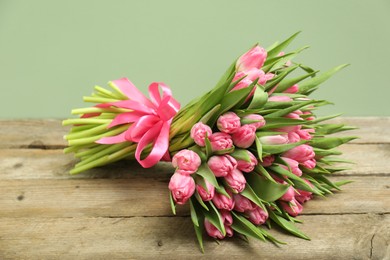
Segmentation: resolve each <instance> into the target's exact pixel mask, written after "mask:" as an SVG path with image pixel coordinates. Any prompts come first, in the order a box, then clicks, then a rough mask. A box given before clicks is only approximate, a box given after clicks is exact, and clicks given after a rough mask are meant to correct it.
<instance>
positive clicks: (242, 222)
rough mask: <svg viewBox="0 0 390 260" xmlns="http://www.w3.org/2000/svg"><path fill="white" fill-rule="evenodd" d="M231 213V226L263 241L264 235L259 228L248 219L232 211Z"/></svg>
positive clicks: (241, 232) (239, 231)
mask: <svg viewBox="0 0 390 260" xmlns="http://www.w3.org/2000/svg"><path fill="white" fill-rule="evenodd" d="M231 213H232V216H233V224H232V226H231V227H232V228H233V229H234V230H235V231H236V232H238V233H240V234H243V235H245V236H250V237H254V238H257V239H260V240H262V241H265V237H264V235H263V234H262V233H261V231H260V230H259V229H257V227H256V226H255V225H254V224H253V223H252V222H250V221H249V220H247V219H246V218H244V217H243V216H241V215H239V214H237V213H236V212H234V211H232V212H231Z"/></svg>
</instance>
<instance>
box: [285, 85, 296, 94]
mask: <svg viewBox="0 0 390 260" xmlns="http://www.w3.org/2000/svg"><path fill="white" fill-rule="evenodd" d="M298 91H299V87H298V84H295V85H292V86H291V87H289V88H288V89H286V90H285V91H283V93H290V94H295V93H297V92H298Z"/></svg>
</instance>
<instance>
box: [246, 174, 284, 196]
mask: <svg viewBox="0 0 390 260" xmlns="http://www.w3.org/2000/svg"><path fill="white" fill-rule="evenodd" d="M245 176H246V180H247V183H249V185H250V186H251V188H252V189H253V191H254V192H255V194H256V195H257V197H259V198H260V199H262V200H264V201H266V202H273V201H275V200H277V199H279V198H280V197H282V196H283V195H284V194H285V193H286V191H287V189H288V187H289V186H288V185H282V184H278V183H275V182H272V181H270V180H268V179H266V178H264V177H261V176H260V175H258V174H257V173H254V172H251V173H247V174H246V175H245Z"/></svg>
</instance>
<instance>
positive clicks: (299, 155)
mask: <svg viewBox="0 0 390 260" xmlns="http://www.w3.org/2000/svg"><path fill="white" fill-rule="evenodd" d="M282 156H283V157H288V158H290V159H293V160H295V161H297V162H299V163H304V162H305V161H307V160H311V159H313V158H314V156H315V153H314V151H313V147H311V146H310V145H307V144H302V145H299V146H296V147H294V148H292V149H290V150H288V151H286V152H284V153H283V154H282Z"/></svg>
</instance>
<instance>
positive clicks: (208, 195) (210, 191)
mask: <svg viewBox="0 0 390 260" xmlns="http://www.w3.org/2000/svg"><path fill="white" fill-rule="evenodd" d="M204 181H205V183H206V187H207V190H205V188H203V187H202V186H201V185H196V189H197V191H198V193H199V195H200V197H201V198H202V200H203V201H209V200H212V199H213V197H214V194H215V187H214V186H213V185H212V184H211V183H210V182H208V181H207V180H206V179H205V180H204Z"/></svg>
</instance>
